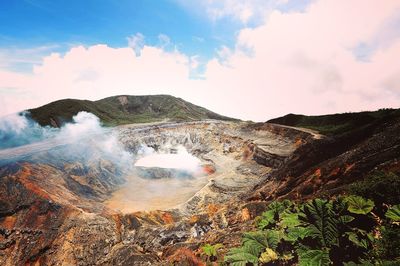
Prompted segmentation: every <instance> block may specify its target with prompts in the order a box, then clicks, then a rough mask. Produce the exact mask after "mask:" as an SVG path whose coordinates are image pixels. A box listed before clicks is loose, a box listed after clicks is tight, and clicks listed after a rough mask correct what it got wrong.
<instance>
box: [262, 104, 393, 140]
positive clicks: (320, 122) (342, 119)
mask: <svg viewBox="0 0 400 266" xmlns="http://www.w3.org/2000/svg"><path fill="white" fill-rule="evenodd" d="M395 117H400V109H380V110H377V111H373V112H358V113H342V114H330V115H319V116H306V115H298V114H288V115H285V116H282V117H278V118H274V119H271V120H269V121H268V123H274V124H280V125H286V126H294V127H303V128H309V129H313V130H317V131H319V132H320V133H322V134H325V135H340V134H343V133H345V132H349V131H352V130H355V129H359V128H360V127H364V126H366V125H370V124H372V123H375V122H377V121H379V120H385V119H390V118H395Z"/></svg>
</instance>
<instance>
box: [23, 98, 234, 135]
mask: <svg viewBox="0 0 400 266" xmlns="http://www.w3.org/2000/svg"><path fill="white" fill-rule="evenodd" d="M28 111H29V112H30V114H31V117H32V118H33V119H34V120H36V121H37V122H38V123H39V124H40V125H42V126H45V125H51V126H55V127H59V126H60V125H62V124H63V123H65V122H70V121H71V120H72V117H73V116H74V115H76V114H77V113H78V112H79V111H87V112H90V113H93V114H94V115H96V116H98V117H99V118H100V120H101V121H102V122H103V123H104V124H105V125H109V126H115V125H122V124H130V123H146V122H155V121H162V120H164V119H168V120H170V121H194V120H204V119H216V120H234V119H232V118H229V117H225V116H222V115H219V114H216V113H214V112H211V111H209V110H207V109H205V108H203V107H200V106H197V105H194V104H192V103H189V102H187V101H184V100H183V99H181V98H176V97H173V96H170V95H148V96H128V95H121V96H113V97H108V98H105V99H101V100H98V101H88V100H76V99H64V100H59V101H55V102H52V103H49V104H46V105H44V106H41V107H39V108H35V109H30V110H28Z"/></svg>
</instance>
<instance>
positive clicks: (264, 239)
mask: <svg viewBox="0 0 400 266" xmlns="http://www.w3.org/2000/svg"><path fill="white" fill-rule="evenodd" d="M279 240H280V239H279V232H277V231H272V230H267V231H256V232H248V233H244V234H243V246H246V247H248V249H251V250H253V251H254V254H255V255H257V256H259V255H260V253H261V252H262V251H264V250H265V249H266V248H271V249H276V247H277V246H278V243H279Z"/></svg>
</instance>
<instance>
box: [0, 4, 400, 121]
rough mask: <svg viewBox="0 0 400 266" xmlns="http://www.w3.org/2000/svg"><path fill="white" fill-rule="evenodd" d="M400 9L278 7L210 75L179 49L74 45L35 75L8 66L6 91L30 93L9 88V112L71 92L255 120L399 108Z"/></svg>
mask: <svg viewBox="0 0 400 266" xmlns="http://www.w3.org/2000/svg"><path fill="white" fill-rule="evenodd" d="M399 8H400V2H399V1H389V0H386V1H372V0H369V1H365V0H352V1H346V2H344V1H336V0H320V1H318V2H315V3H314V4H312V5H311V6H310V7H309V8H308V9H307V10H306V11H305V12H290V13H282V12H279V11H274V12H272V13H271V14H270V15H269V18H268V22H265V23H264V24H262V25H260V26H258V27H255V28H245V29H243V30H241V31H240V32H239V34H238V37H237V40H236V44H235V45H233V47H234V48H233V49H227V48H224V47H222V48H221V49H220V50H219V56H217V57H216V58H213V59H211V60H210V61H209V62H208V63H207V64H206V70H205V73H204V75H203V76H202V79H190V76H191V71H192V69H193V68H194V67H195V66H196V65H198V60H199V59H198V58H197V57H189V56H187V55H185V54H182V53H180V52H179V51H177V50H174V51H165V50H164V49H163V48H162V47H152V46H147V45H144V44H143V46H142V47H141V49H140V51H141V52H140V54H135V52H134V51H133V50H132V49H131V48H129V47H127V48H111V47H108V46H106V45H94V46H90V47H87V48H85V47H82V46H78V47H74V48H72V49H71V50H69V51H68V52H67V53H66V54H65V55H63V56H62V55H60V54H51V55H49V56H46V57H44V59H43V60H42V61H41V63H40V64H38V65H37V66H35V67H34V71H33V73H32V74H20V73H15V72H12V71H5V70H3V71H0V88H12V89H13V90H14V89H15V90H19V91H26V92H28V93H30V95H31V96H30V97H26V98H25V99H23V98H21V97H19V96H18V95H17V94H12V93H9V92H6V91H4V90H3V91H2V90H0V95H1V97H0V104H3V105H2V109H0V114H5V113H7V112H12V111H16V110H18V109H24V108H27V107H33V106H35V105H40V104H45V103H47V102H49V101H52V100H56V99H60V98H67V97H69V98H81V99H82V98H83V99H100V98H102V97H107V96H110V95H116V94H132V95H135V94H136V95H140V94H159V93H166V94H172V95H174V96H178V97H182V98H184V99H186V100H188V101H191V102H193V103H195V104H198V105H201V106H204V107H206V108H209V109H211V110H213V111H216V112H219V113H222V114H225V115H229V116H234V117H238V118H242V119H253V120H266V119H268V118H272V117H276V116H280V115H284V114H286V113H289V112H295V113H306V114H324V113H333V112H345V111H360V110H368V109H369V110H370V109H377V108H381V107H399V102H400V87H399V86H400V82H399V79H398V78H397V77H398V76H399V74H400V61H399V60H398V58H400V39H399V38H398V35H397V34H396V32H397V31H398V30H397V28H395V27H394V26H393V25H396V23H388V22H387V21H396V16H397V14H398V13H396V10H398V9H399ZM382 32H389V33H390V34H387V33H385V34H384V36H389V37H387V38H386V39H385V42H384V45H378V46H376V48H375V49H372V50H371V51H370V52H369V56H368V60H358V58H357V57H356V56H355V54H354V48H355V47H357V45H359V44H360V43H367V44H369V43H371V42H373V40H375V39H376V36H380V35H381V34H382ZM135 36H139V37H140V35H135ZM143 38H144V37H143ZM143 38H139V39H141V41H142V42H143ZM133 43H134V44H135V45H133V46H132V43H130V46H131V47H133V48H137V46H136V44H137V42H136V41H134V42H133ZM249 51H250V52H249ZM221 59H223V60H221ZM1 101H2V102H1ZM4 106H6V107H4ZM4 108H5V109H4Z"/></svg>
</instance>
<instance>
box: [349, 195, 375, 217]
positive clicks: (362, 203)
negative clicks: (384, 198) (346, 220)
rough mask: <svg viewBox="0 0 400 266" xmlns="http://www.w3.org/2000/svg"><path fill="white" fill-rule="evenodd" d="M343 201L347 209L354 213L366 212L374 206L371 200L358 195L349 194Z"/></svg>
mask: <svg viewBox="0 0 400 266" xmlns="http://www.w3.org/2000/svg"><path fill="white" fill-rule="evenodd" d="M345 201H346V203H347V205H348V206H347V210H348V211H349V212H351V213H355V214H368V213H370V212H371V211H372V209H373V208H374V206H375V204H374V202H373V201H372V200H369V199H364V198H363V197H360V196H349V197H347V198H346V199H345Z"/></svg>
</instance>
